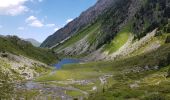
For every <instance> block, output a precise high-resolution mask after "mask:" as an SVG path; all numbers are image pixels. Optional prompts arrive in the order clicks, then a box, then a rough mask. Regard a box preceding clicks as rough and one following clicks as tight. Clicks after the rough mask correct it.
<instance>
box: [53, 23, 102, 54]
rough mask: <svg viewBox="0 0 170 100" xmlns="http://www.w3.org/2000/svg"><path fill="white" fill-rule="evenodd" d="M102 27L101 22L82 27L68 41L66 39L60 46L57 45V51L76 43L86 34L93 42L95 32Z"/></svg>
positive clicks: (90, 41)
mask: <svg viewBox="0 0 170 100" xmlns="http://www.w3.org/2000/svg"><path fill="white" fill-rule="evenodd" d="M99 27H100V23H99V22H98V23H95V24H92V25H89V26H87V27H85V28H83V29H81V30H80V31H78V32H77V33H76V34H75V35H74V36H72V37H71V38H70V39H68V40H67V41H65V42H64V43H63V44H60V45H59V46H57V47H56V48H54V50H55V51H57V50H60V49H63V48H66V47H68V46H70V45H72V44H74V43H76V42H77V41H79V40H81V39H83V38H84V37H85V36H87V35H89V36H88V41H89V43H92V41H93V40H94V38H95V33H96V32H97V30H98V29H99Z"/></svg>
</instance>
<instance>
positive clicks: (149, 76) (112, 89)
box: [36, 44, 170, 100]
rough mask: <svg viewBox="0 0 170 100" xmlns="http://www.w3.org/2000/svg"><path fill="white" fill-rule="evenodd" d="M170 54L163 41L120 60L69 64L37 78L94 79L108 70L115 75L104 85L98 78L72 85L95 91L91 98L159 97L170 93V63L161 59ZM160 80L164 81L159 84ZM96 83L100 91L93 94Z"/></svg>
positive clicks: (116, 99)
mask: <svg viewBox="0 0 170 100" xmlns="http://www.w3.org/2000/svg"><path fill="white" fill-rule="evenodd" d="M169 54H170V44H163V45H162V46H161V47H160V48H159V49H158V50H156V51H153V52H149V53H146V54H140V55H136V56H132V57H130V58H125V59H122V60H118V61H109V62H108V61H107V62H105V61H100V62H89V63H85V64H72V65H65V66H64V67H63V68H62V69H61V70H58V71H56V72H55V73H54V74H48V75H44V76H42V77H39V78H37V79H36V81H41V82H47V83H48V82H50V81H65V80H67V79H74V80H83V79H86V80H90V79H98V78H99V77H100V76H102V75H105V74H112V75H113V78H109V79H108V83H107V84H106V85H104V86H101V85H100V81H99V80H97V81H95V82H94V84H93V85H78V84H72V86H74V87H76V88H79V89H81V90H84V91H87V92H89V93H92V95H91V96H90V98H89V99H90V100H112V99H113V98H115V100H124V99H130V98H131V99H132V98H134V99H137V98H138V99H144V100H152V98H157V97H158V98H164V99H167V98H169V96H170V91H169V88H170V84H169V83H168V82H169V81H170V79H169V78H166V75H167V72H168V67H169V66H168V67H167V65H164V64H163V65H162V63H161V62H166V58H167V56H168V55H169ZM156 65H160V69H159V70H149V71H147V70H145V71H141V72H133V71H131V72H130V73H125V71H127V70H130V69H136V68H144V67H145V66H149V67H150V68H153V67H155V66H156ZM138 81H139V83H138ZM136 82H137V84H138V85H139V87H136V88H135V89H132V88H130V85H131V84H135V83H136ZM158 83H160V84H159V85H155V84H158ZM57 85H58V84H57ZM93 86H97V87H98V88H99V89H98V92H97V93H95V94H93V93H94V92H91V91H89V90H91V89H92V87H93ZM103 87H104V89H103ZM71 94H72V93H71ZM148 98H149V99H148ZM150 98H151V99H150ZM153 100H155V99H153ZM160 100H162V99H160Z"/></svg>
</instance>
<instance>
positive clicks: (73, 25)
mask: <svg viewBox="0 0 170 100" xmlns="http://www.w3.org/2000/svg"><path fill="white" fill-rule="evenodd" d="M115 1H116V0H107V1H105V0H98V1H97V3H96V4H95V5H94V6H92V7H90V8H89V9H87V10H86V11H84V12H82V14H81V15H80V16H79V17H77V18H75V19H74V20H73V21H71V22H70V23H68V24H67V25H66V26H65V27H63V28H61V29H60V30H58V31H57V32H55V33H54V34H53V35H51V36H49V37H48V38H47V39H46V40H45V41H44V42H43V43H42V44H41V47H49V48H50V47H51V46H53V45H56V44H58V43H59V42H61V41H62V40H64V39H66V38H67V37H69V36H72V35H73V34H75V33H76V32H77V30H79V29H81V28H83V27H84V26H86V25H88V24H90V23H92V22H93V21H95V20H96V19H97V17H98V16H99V15H101V14H102V13H103V12H105V10H106V9H107V8H109V7H110V5H112V2H115ZM101 6H102V7H101Z"/></svg>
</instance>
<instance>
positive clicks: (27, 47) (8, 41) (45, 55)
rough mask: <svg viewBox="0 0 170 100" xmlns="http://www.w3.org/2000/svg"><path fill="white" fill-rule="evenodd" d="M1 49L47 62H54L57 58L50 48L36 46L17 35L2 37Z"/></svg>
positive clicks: (0, 40)
mask: <svg viewBox="0 0 170 100" xmlns="http://www.w3.org/2000/svg"><path fill="white" fill-rule="evenodd" d="M0 51H1V52H10V53H13V54H16V55H23V56H26V57H29V58H31V59H34V60H38V61H41V62H44V63H46V64H51V63H54V62H56V60H57V58H56V56H55V55H54V54H53V53H52V52H51V51H50V50H48V49H42V48H37V47H34V46H32V45H31V44H30V43H28V42H25V41H23V40H20V39H19V38H18V37H16V36H10V37H0Z"/></svg>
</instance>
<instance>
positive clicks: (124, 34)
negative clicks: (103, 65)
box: [104, 25, 131, 54]
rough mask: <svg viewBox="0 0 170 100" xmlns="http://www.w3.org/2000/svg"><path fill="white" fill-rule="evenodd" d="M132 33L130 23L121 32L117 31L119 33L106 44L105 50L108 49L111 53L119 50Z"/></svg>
mask: <svg viewBox="0 0 170 100" xmlns="http://www.w3.org/2000/svg"><path fill="white" fill-rule="evenodd" d="M130 35H131V33H130V25H128V26H126V27H125V28H123V29H122V30H121V31H120V32H119V33H117V35H116V36H115V37H114V39H113V40H112V41H111V42H110V43H109V44H106V46H105V48H104V50H105V51H108V52H109V54H110V53H113V52H115V51H117V50H118V49H119V48H121V47H122V46H123V45H124V44H125V43H126V42H127V41H128V39H129V37H130Z"/></svg>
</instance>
